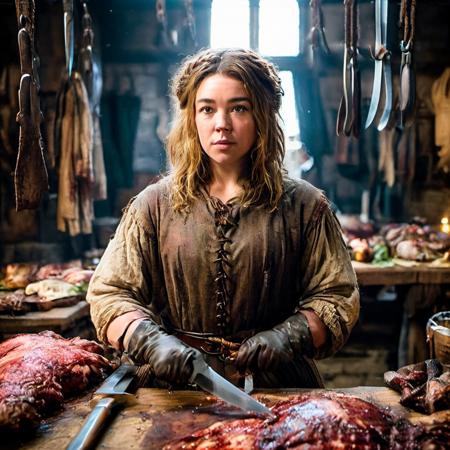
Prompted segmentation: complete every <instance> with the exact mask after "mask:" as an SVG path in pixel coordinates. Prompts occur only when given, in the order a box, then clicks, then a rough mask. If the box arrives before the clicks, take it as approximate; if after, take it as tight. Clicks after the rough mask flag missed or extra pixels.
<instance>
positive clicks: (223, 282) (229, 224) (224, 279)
mask: <svg viewBox="0 0 450 450" xmlns="http://www.w3.org/2000/svg"><path fill="white" fill-rule="evenodd" d="M211 201H212V206H213V208H214V222H215V225H216V233H217V238H218V241H219V244H220V246H219V248H218V250H217V257H216V259H215V260H214V262H215V263H216V269H217V275H216V278H215V279H214V281H215V282H216V292H215V293H216V320H217V328H218V329H219V333H220V334H221V335H227V334H228V333H229V332H230V329H229V328H230V304H231V295H230V291H229V281H230V279H229V275H228V270H229V268H230V267H231V263H230V258H229V256H230V252H229V250H228V248H229V244H230V243H231V242H232V240H231V239H230V237H229V236H230V231H231V230H232V229H233V228H235V227H236V226H237V216H236V214H233V205H230V204H225V203H223V202H222V201H221V200H219V199H218V198H215V197H211Z"/></svg>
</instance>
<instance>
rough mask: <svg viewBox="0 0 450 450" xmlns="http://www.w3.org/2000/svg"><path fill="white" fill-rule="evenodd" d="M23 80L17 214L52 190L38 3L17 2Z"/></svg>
mask: <svg viewBox="0 0 450 450" xmlns="http://www.w3.org/2000/svg"><path fill="white" fill-rule="evenodd" d="M16 13H17V20H18V23H19V32H18V45H19V58H20V71H21V75H22V76H21V79H20V86H19V112H18V114H17V118H16V120H17V122H18V123H19V126H20V132H19V150H18V152H17V160H16V167H15V171H14V187H15V194H16V210H17V211H21V210H23V209H34V208H37V207H38V206H39V203H40V200H41V196H42V193H43V192H45V191H47V190H48V174H47V168H46V166H45V159H44V143H43V140H42V136H41V129H40V126H41V122H42V120H43V116H42V113H41V109H40V101H39V78H38V65H39V58H38V57H37V54H36V52H35V49H34V13H35V5H34V0H16Z"/></svg>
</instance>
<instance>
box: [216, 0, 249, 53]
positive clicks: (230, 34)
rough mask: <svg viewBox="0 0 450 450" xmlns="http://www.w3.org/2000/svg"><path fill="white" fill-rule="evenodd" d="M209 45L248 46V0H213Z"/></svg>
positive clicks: (218, 46)
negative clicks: (211, 31)
mask: <svg viewBox="0 0 450 450" xmlns="http://www.w3.org/2000/svg"><path fill="white" fill-rule="evenodd" d="M211 30H213V31H214V32H213V33H211V47H216V48H221V47H245V48H249V47H250V10H249V7H248V0H225V1H217V0H214V1H213V4H212V10H211Z"/></svg>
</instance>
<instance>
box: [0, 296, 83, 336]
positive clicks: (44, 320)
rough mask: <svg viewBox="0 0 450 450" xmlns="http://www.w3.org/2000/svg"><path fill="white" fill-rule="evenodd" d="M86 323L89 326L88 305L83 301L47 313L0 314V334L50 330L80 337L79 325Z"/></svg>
mask: <svg viewBox="0 0 450 450" xmlns="http://www.w3.org/2000/svg"><path fill="white" fill-rule="evenodd" d="M86 321H87V322H88V324H87V325H88V326H89V322H90V317H89V305H88V303H86V302H85V301H80V302H78V303H77V304H76V305H73V306H67V307H61V308H53V309H50V310H49V311H35V312H29V313H27V314H23V315H18V316H11V315H7V314H1V315H0V334H3V335H4V336H5V337H6V336H7V335H11V334H16V333H38V332H39V331H43V330H52V331H54V332H56V333H59V334H61V335H63V336H66V337H69V335H70V336H76V335H80V333H79V331H80V328H82V327H81V325H82V324H84V325H86V323H85V322H86ZM76 331H77V333H75V332H76ZM83 337H87V336H86V335H85V336H83Z"/></svg>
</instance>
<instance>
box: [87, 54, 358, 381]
mask: <svg viewBox="0 0 450 450" xmlns="http://www.w3.org/2000/svg"><path fill="white" fill-rule="evenodd" d="M172 91H173V97H174V100H175V103H176V104H177V106H178V110H177V115H176V120H175V123H174V126H173V128H172V131H171V132H170V134H169V136H168V141H167V149H168V154H169V157H170V160H171V163H172V170H171V173H170V174H169V175H168V176H167V177H165V178H164V179H162V180H161V181H160V182H158V183H156V184H153V185H151V186H148V187H147V188H146V189H144V190H143V191H142V192H141V193H140V194H139V195H138V196H137V197H136V198H134V199H133V200H132V201H131V202H130V204H129V206H128V207H127V208H126V210H125V211H124V215H123V217H122V220H121V222H120V224H119V226H118V229H117V232H116V234H115V236H114V238H113V239H112V240H111V242H110V243H109V245H108V247H107V249H106V251H105V254H104V256H103V258H102V260H101V261H100V264H99V266H98V267H97V269H96V272H95V275H94V277H93V278H92V281H91V284H90V287H89V292H88V297H87V298H88V301H89V303H90V304H91V314H92V319H93V322H94V324H95V326H96V329H97V333H98V336H99V338H100V339H101V340H102V341H104V342H106V343H108V344H111V345H112V346H114V347H115V348H117V349H119V350H124V351H126V352H127V353H128V355H129V356H130V357H131V358H132V359H133V360H134V361H135V362H136V363H138V364H142V363H148V364H150V365H151V367H152V368H153V371H154V374H155V377H156V378H157V379H159V380H163V381H166V382H169V383H170V384H186V383H187V382H188V381H189V378H190V376H191V374H192V360H193V358H195V357H201V356H203V357H204V358H205V359H206V360H207V362H208V363H209V364H211V366H212V367H213V368H215V369H216V370H217V371H219V372H220V373H221V374H222V375H224V376H225V377H227V378H228V379H229V380H230V381H232V382H234V383H235V384H237V385H242V382H243V378H244V376H245V374H249V373H252V374H253V382H254V386H255V387H320V386H322V382H321V379H320V376H319V374H318V372H317V369H316V367H315V365H314V363H313V361H312V358H323V357H326V356H329V355H331V354H333V353H334V352H336V351H337V350H338V349H339V348H341V347H342V345H343V344H344V343H345V341H346V339H347V337H348V336H349V333H350V331H351V329H352V327H353V325H354V324H355V322H356V320H357V318H358V313H359V294H358V288H357V283H356V278H355V274H354V271H353V269H352V266H351V263H350V259H349V256H348V252H347V250H346V248H345V245H344V243H343V241H342V237H341V229H340V226H339V224H338V222H337V220H336V218H335V216H334V215H333V213H332V212H331V210H330V207H329V204H328V201H327V200H326V198H325V197H324V195H323V194H322V192H320V191H319V190H318V189H316V188H314V187H313V186H311V185H310V184H308V183H307V182H304V181H301V182H294V181H292V180H289V179H288V178H287V177H286V176H285V171H284V169H283V163H282V161H283V156H284V138H283V132H282V129H281V127H280V117H279V109H280V105H281V96H282V89H281V85H280V78H279V76H278V74H277V72H276V70H275V68H274V66H273V65H272V64H271V63H269V62H268V61H266V60H265V59H263V58H262V57H261V56H259V55H258V54H257V53H255V52H253V51H250V50H240V49H225V50H212V49H208V50H204V51H202V52H200V53H198V54H197V55H195V56H193V57H191V58H188V59H187V60H185V62H184V63H183V64H182V66H181V68H180V70H179V72H178V73H177V74H176V75H175V77H174V79H173V84H172Z"/></svg>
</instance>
